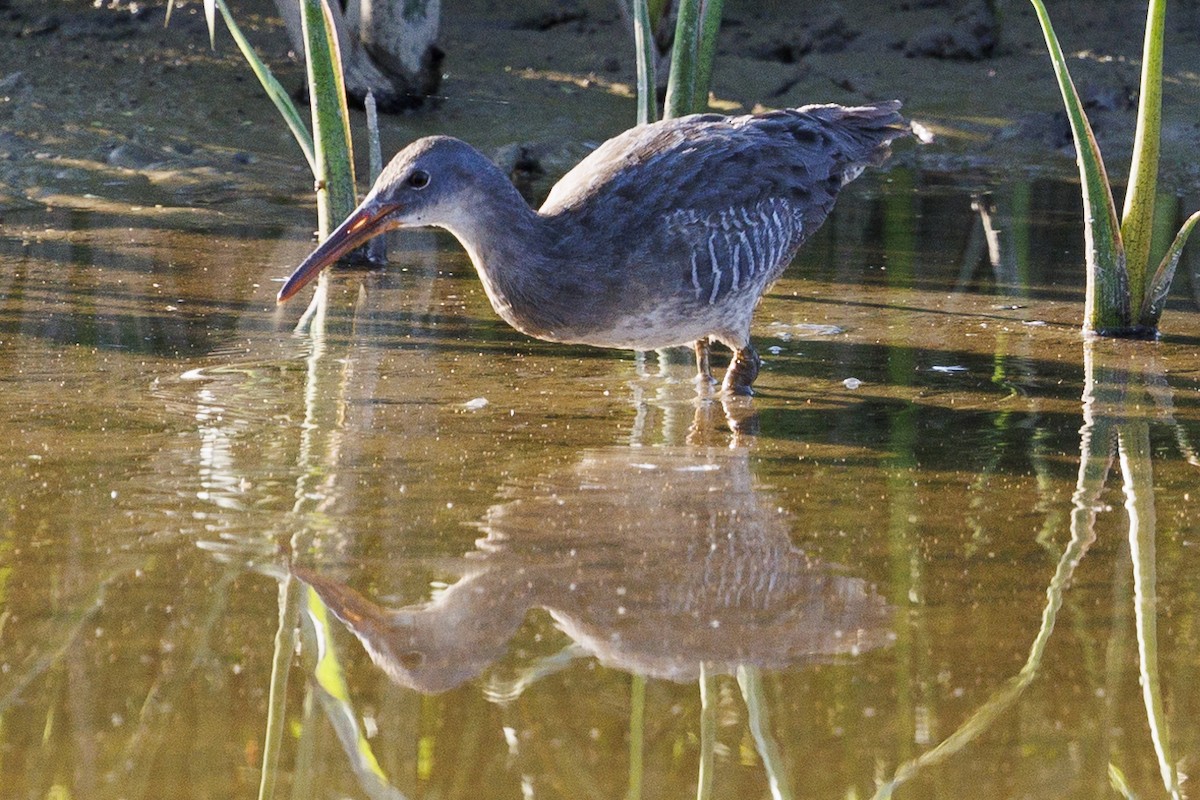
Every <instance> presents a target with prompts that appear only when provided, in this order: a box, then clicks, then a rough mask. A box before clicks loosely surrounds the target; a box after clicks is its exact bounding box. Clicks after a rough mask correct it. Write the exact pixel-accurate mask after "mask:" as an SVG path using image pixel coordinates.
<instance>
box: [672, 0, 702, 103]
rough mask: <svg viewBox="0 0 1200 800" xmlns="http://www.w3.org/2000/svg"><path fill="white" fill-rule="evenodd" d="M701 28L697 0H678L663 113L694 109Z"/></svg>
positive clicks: (698, 0) (698, 1)
mask: <svg viewBox="0 0 1200 800" xmlns="http://www.w3.org/2000/svg"><path fill="white" fill-rule="evenodd" d="M699 29H700V0H680V3H679V16H678V18H677V19H676V21H675V44H674V45H673V47H672V48H671V75H670V77H669V78H668V79H667V101H666V108H664V109H663V117H664V118H666V119H675V118H676V117H684V116H687V115H688V114H691V113H692V112H693V111H695V109H694V108H692V96H693V94H694V93H695V86H696V47H695V44H696V41H697V40H696V36H697V32H698V31H699Z"/></svg>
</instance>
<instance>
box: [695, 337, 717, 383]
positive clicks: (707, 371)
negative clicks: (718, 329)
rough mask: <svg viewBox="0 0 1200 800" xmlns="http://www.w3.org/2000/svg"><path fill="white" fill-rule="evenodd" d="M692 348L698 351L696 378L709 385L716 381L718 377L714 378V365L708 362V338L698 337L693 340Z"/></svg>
mask: <svg viewBox="0 0 1200 800" xmlns="http://www.w3.org/2000/svg"><path fill="white" fill-rule="evenodd" d="M692 349H693V350H695V351H696V380H698V381H699V382H700V383H707V384H709V385H712V384H714V383H716V382H717V381H716V379H715V378H713V374H712V367H711V366H709V363H708V354H709V350H710V345H709V341H708V338H707V337H706V338H703V339H697V340H696V341H694V342H692Z"/></svg>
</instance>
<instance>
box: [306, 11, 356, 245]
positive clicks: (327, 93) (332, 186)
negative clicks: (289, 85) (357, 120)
mask: <svg viewBox="0 0 1200 800" xmlns="http://www.w3.org/2000/svg"><path fill="white" fill-rule="evenodd" d="M300 17H301V22H302V26H303V30H304V46H305V54H306V55H307V62H308V92H309V103H310V104H311V106H312V121H313V142H314V144H315V151H316V169H315V170H314V172H315V176H316V180H317V222H318V227H319V229H320V238H322V239H324V238H325V237H326V236H328V235H329V232H330V231H331V230H333V227H334V226H335V225H337V224H338V223H339V222H341V221H342V220H343V219H345V218H346V217H348V216H349V215H350V212H351V211H353V210H354V207H355V205H357V203H356V202H355V188H354V156H353V153H352V150H351V143H350V111H349V109H348V108H347V106H346V87H345V84H344V82H343V80H342V58H341V50H340V48H339V46H338V39H337V30H336V28H335V27H334V21H333V14H332V12H331V11H330V9H329V4H328V3H327V2H326V0H302V6H301V14H300Z"/></svg>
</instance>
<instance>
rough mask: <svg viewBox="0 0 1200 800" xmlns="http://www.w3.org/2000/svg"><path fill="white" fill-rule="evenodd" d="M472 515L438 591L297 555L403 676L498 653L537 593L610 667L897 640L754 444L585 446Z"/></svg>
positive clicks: (799, 653) (776, 655)
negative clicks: (752, 458)
mask: <svg viewBox="0 0 1200 800" xmlns="http://www.w3.org/2000/svg"><path fill="white" fill-rule="evenodd" d="M501 495H502V497H501V502H498V503H497V504H496V505H494V506H492V507H491V508H490V509H489V510H488V512H487V514H486V515H485V517H484V519H483V520H482V521H481V522H480V523H479V525H480V528H481V530H482V531H483V532H484V534H485V535H484V536H483V537H482V538H480V539H479V540H477V543H476V549H475V550H474V551H472V552H470V553H468V554H467V555H466V556H465V557H464V558H463V559H462V562H461V569H462V572H463V576H462V578H461V579H459V580H458V581H457V582H455V583H453V584H452V585H450V586H449V587H447V588H446V589H445V590H443V591H441V592H440V593H438V594H437V595H436V596H435V597H434V598H433V599H431V600H429V601H428V602H423V603H418V604H415V605H409V606H404V607H402V608H385V607H382V606H380V605H378V604H376V603H375V602H373V601H371V600H369V599H368V598H366V597H364V596H363V595H361V594H359V593H358V592H356V591H355V590H353V589H351V588H350V587H348V586H346V585H345V584H343V583H340V582H338V581H336V580H333V579H331V578H328V577H325V576H323V575H321V574H319V573H318V572H316V571H315V570H312V569H307V568H301V567H293V572H294V573H295V574H296V576H297V577H299V578H300V579H301V580H303V581H305V582H306V583H308V584H309V585H310V586H312V587H313V589H314V590H315V591H316V592H317V594H318V595H319V596H320V597H321V599H322V600H323V601H324V602H325V604H326V605H327V606H328V608H329V610H330V611H331V612H332V613H333V614H334V615H335V616H336V617H337V618H338V619H339V620H341V621H342V622H343V623H344V624H345V625H346V627H347V628H348V629H349V630H350V631H351V632H353V633H354V634H355V636H357V637H358V639H359V640H360V641H361V642H362V644H363V646H364V647H365V648H366V650H367V651H368V652H369V653H370V655H371V658H372V659H373V660H374V661H375V663H376V664H377V665H378V666H379V667H381V668H382V669H383V670H384V671H385V672H386V673H387V674H388V675H389V676H390V677H391V678H392V679H393V680H394V681H396V682H397V683H399V684H402V685H404V686H408V687H411V688H413V689H417V690H420V691H422V692H440V691H445V690H447V689H451V688H453V687H455V686H458V685H460V684H462V683H464V682H466V681H468V680H470V679H472V678H474V677H476V676H477V675H479V674H480V673H482V672H483V671H484V670H485V669H486V668H487V667H488V666H489V665H490V664H492V663H493V662H495V661H497V660H499V659H500V658H501V657H503V656H504V654H505V652H506V650H507V646H508V642H509V639H510V638H511V637H512V636H513V635H514V634H515V633H516V631H517V629H518V628H519V627H520V626H521V624H522V622H523V621H524V619H525V616H526V613H527V612H528V611H529V610H530V609H533V608H543V609H545V610H546V611H548V612H549V613H550V615H551V616H552V617H553V619H554V620H555V622H556V623H557V625H558V627H559V628H560V629H561V630H562V631H563V632H564V633H565V634H566V635H567V636H568V637H570V638H571V639H572V640H573V642H574V645H573V649H574V650H575V651H577V652H583V653H586V654H588V655H591V656H593V657H595V658H596V659H597V660H598V661H599V662H600V663H602V664H605V665H607V666H609V667H613V668H616V669H620V670H625V671H628V672H631V673H635V674H640V675H644V676H648V677H654V678H663V679H668V680H673V681H693V680H695V679H696V678H697V676H698V675H699V673H700V665H701V664H703V665H704V667H705V668H706V669H707V670H708V672H709V673H710V674H716V673H732V672H734V671H735V670H736V669H737V668H738V667H739V666H743V665H745V666H750V665H753V666H758V667H763V668H768V669H784V668H787V667H795V666H798V665H803V664H806V663H814V662H828V661H830V660H834V659H837V658H840V657H846V656H852V655H855V654H857V653H859V652H862V651H865V650H868V649H871V648H875V647H879V646H882V645H885V644H887V643H888V642H889V641H890V638H891V631H890V627H889V624H890V618H891V610H890V608H889V606H888V605H887V603H886V602H885V601H884V600H883V598H882V597H880V596H879V595H878V594H877V593H876V592H875V590H874V588H873V587H872V586H871V585H870V584H869V583H868V582H867V581H865V580H863V579H861V578H856V577H852V576H849V575H846V574H845V570H844V569H842V568H840V567H839V566H837V565H835V564H830V563H822V562H821V561H819V560H816V559H813V558H810V557H808V556H807V555H805V553H804V552H802V551H801V550H799V549H797V548H796V547H795V546H794V545H793V544H792V542H791V540H790V538H789V536H788V532H789V528H790V526H791V520H790V518H789V517H788V516H787V515H786V514H785V513H784V512H783V511H782V510H781V509H779V508H778V507H777V505H776V504H775V502H774V501H773V499H772V497H771V496H770V494H769V493H767V492H763V491H760V490H758V489H756V488H755V486H754V480H753V478H752V476H751V474H750V466H749V455H748V453H747V452H746V451H745V450H742V449H735V450H725V449H716V448H713V449H708V448H693V447H661V448H660V447H648V448H615V447H614V448H609V449H600V450H594V451H589V452H587V453H585V455H584V457H583V458H582V459H581V460H580V461H579V462H578V464H576V466H575V467H574V469H572V470H568V471H558V472H553V473H547V474H546V475H544V476H542V477H539V478H535V479H532V480H528V481H523V482H516V483H513V484H512V485H509V486H508V487H506V488H505V489H504V490H503V491H502V493H501Z"/></svg>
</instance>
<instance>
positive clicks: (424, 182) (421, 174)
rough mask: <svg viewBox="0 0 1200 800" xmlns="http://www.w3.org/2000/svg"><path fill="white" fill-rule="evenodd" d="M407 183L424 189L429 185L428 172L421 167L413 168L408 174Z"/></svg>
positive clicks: (415, 187)
mask: <svg viewBox="0 0 1200 800" xmlns="http://www.w3.org/2000/svg"><path fill="white" fill-rule="evenodd" d="M408 185H409V186H411V187H412V188H414V189H424V188H425V187H426V186H428V185H429V173H428V172H426V171H425V170H423V169H418V170H413V173H412V174H411V175H409V176H408Z"/></svg>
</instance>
